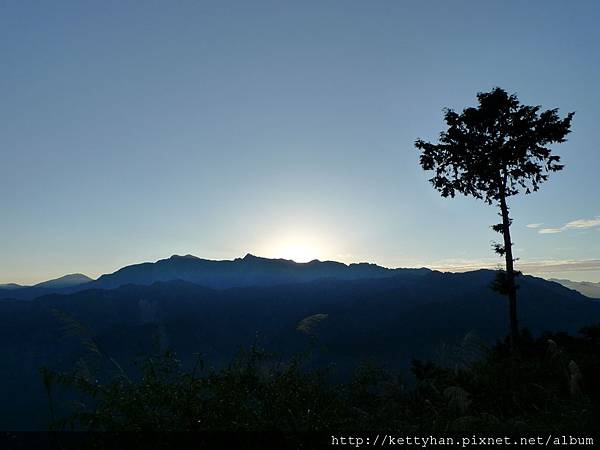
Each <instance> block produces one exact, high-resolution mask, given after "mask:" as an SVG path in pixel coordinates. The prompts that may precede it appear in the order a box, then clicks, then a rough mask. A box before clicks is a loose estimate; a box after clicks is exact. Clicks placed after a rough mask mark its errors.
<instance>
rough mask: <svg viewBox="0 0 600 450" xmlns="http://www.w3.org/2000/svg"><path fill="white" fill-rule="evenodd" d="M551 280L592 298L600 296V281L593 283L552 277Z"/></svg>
mask: <svg viewBox="0 0 600 450" xmlns="http://www.w3.org/2000/svg"><path fill="white" fill-rule="evenodd" d="M549 281H554V282H555V283H560V284H562V285H563V286H566V287H568V288H569V289H573V290H574V291H577V292H580V293H581V294H583V295H585V296H587V297H590V298H600V283H592V282H591V281H571V280H559V279H555V278H550V280H549Z"/></svg>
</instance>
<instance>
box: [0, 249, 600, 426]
mask: <svg viewBox="0 0 600 450" xmlns="http://www.w3.org/2000/svg"><path fill="white" fill-rule="evenodd" d="M205 265H207V266H208V267H212V268H214V267H218V268H219V270H216V269H213V270H214V271H215V272H214V273H211V276H214V275H215V274H223V273H225V272H224V270H225V269H223V268H226V270H228V271H229V272H228V273H232V274H234V275H236V274H237V278H235V277H234V280H236V283H242V282H244V283H250V282H252V280H251V279H249V278H245V277H244V276H243V274H244V271H248V273H252V274H257V275H256V276H257V277H258V278H257V279H258V281H260V282H261V283H263V284H262V285H254V286H238V287H230V288H220V289H215V288H212V287H206V286H201V285H198V284H195V283H191V282H189V281H182V280H180V279H179V280H171V281H159V282H154V283H152V284H141V283H140V284H132V283H128V284H124V285H121V286H119V287H117V288H114V289H100V288H94V289H86V290H83V291H80V292H76V293H72V294H51V295H46V296H42V297H39V298H37V299H34V300H32V301H21V300H2V301H0V330H1V332H2V339H1V340H0V352H2V354H3V355H5V356H4V360H3V365H2V370H0V398H3V399H4V402H3V404H2V405H0V429H2V428H5V429H21V428H23V427H26V428H32V427H33V428H35V427H36V426H44V425H45V424H46V420H47V417H46V412H45V409H44V407H43V405H45V403H44V402H45V397H44V392H43V386H42V383H41V382H40V379H39V374H38V368H39V367H41V366H48V367H52V368H55V369H59V370H70V369H72V368H73V367H74V366H76V365H77V364H78V361H80V360H81V358H82V357H83V358H86V357H90V353H89V349H88V347H86V344H85V341H82V338H81V337H80V336H73V335H70V334H68V333H67V332H66V331H65V323H64V317H69V318H72V319H73V320H76V321H77V322H78V323H80V324H81V325H82V326H83V327H85V328H86V329H87V331H86V334H85V335H86V338H85V339H89V338H91V339H93V340H94V342H95V343H96V345H97V347H98V349H99V351H100V352H101V353H102V354H103V355H105V356H106V357H110V358H113V359H114V360H115V361H118V363H119V365H120V366H122V367H124V368H125V370H128V369H130V368H131V364H133V361H134V360H135V358H136V357H138V356H140V355H148V354H152V353H153V352H155V351H157V350H156V349H157V348H158V347H160V348H170V349H173V350H174V351H175V352H176V353H177V356H178V358H180V359H181V360H182V361H183V362H184V364H188V365H190V364H192V362H193V360H194V358H195V355H196V354H201V355H202V358H203V360H204V361H205V363H206V364H207V367H217V368H218V367H222V366H223V365H225V364H227V363H228V362H229V361H231V358H232V357H233V355H234V354H235V353H236V352H237V351H238V350H239V349H240V348H241V347H246V348H248V347H249V346H251V345H252V344H254V343H258V344H259V345H261V346H262V347H264V348H265V349H267V350H268V351H272V352H275V354H276V355H277V358H279V357H281V358H287V357H290V356H292V355H298V354H300V353H302V352H305V351H306V350H307V349H308V348H311V346H313V347H312V348H313V349H314V350H313V351H312V353H311V357H310V360H309V361H308V362H307V364H309V365H311V366H318V367H333V368H334V370H335V373H337V374H340V376H343V375H344V374H347V373H349V371H351V370H352V369H354V368H355V367H356V366H357V365H358V364H359V363H361V362H364V361H372V362H374V363H376V364H380V365H384V366H386V367H388V368H393V369H401V370H402V369H406V367H407V365H408V364H409V361H410V359H411V358H413V357H417V358H422V359H430V358H434V357H436V355H438V354H439V352H440V349H441V348H444V345H445V346H446V347H448V346H452V345H453V344H454V343H456V342H458V341H460V340H461V339H462V338H463V337H464V336H465V335H466V334H467V333H473V334H474V335H476V336H478V337H479V338H480V339H481V340H482V341H483V342H486V343H493V342H494V341H495V340H497V339H500V338H503V337H504V336H505V335H506V330H507V327H508V317H507V314H506V298H505V297H503V296H501V295H499V294H497V293H496V292H494V291H493V290H492V289H490V284H491V282H492V281H493V280H494V278H495V272H494V271H489V270H478V271H474V272H466V273H441V272H437V271H430V270H420V269H416V270H410V269H408V270H391V271H390V269H384V268H378V267H377V266H372V265H364V266H363V265H351V266H346V265H344V264H339V263H328V262H311V263H305V264H297V263H293V262H290V261H285V260H265V259H263V258H256V257H253V256H247V257H245V258H243V259H240V260H234V261H226V262H210V261H209V262H207V261H206V260H201V259H199V258H194V257H175V258H169V259H168V260H163V261H159V263H156V265H153V264H149V265H148V264H145V265H144V264H142V265H137V266H130V267H129V268H124V269H123V272H121V271H118V272H116V273H115V274H118V277H119V279H118V280H117V279H116V278H113V281H111V282H114V283H115V285H116V284H118V283H122V282H124V281H125V280H132V279H135V278H134V277H132V274H131V273H129V272H130V271H133V272H134V273H142V274H144V276H141V275H140V276H139V278H137V280H142V281H146V282H149V280H151V279H152V277H153V276H158V275H157V274H160V276H165V277H166V275H165V273H169V272H166V271H164V268H165V267H170V268H172V269H173V268H177V270H174V271H173V272H170V275H169V276H173V277H174V276H178V277H181V276H182V274H183V275H185V274H187V276H189V277H197V278H194V279H197V280H205V279H212V280H217V281H218V283H217V282H215V284H216V285H219V286H221V287H222V286H223V284H221V282H222V280H223V278H203V277H205V276H206V275H201V274H202V273H203V271H198V272H197V273H196V272H195V271H194V270H190V267H192V268H197V267H198V266H205ZM140 266H141V267H140ZM315 267H320V268H322V269H323V271H322V272H319V271H317V270H316V269H315ZM156 268H160V270H157V271H155V270H156ZM183 268H187V270H189V272H186V271H185V270H183ZM294 269H295V270H294ZM237 270H239V271H240V272H237ZM304 271H306V272H304ZM336 271H339V272H336ZM354 271H356V272H354ZM273 273H278V274H280V275H279V276H277V277H275V275H273ZM332 273H333V274H335V273H337V274H340V273H341V274H345V276H347V277H348V279H343V278H341V275H340V277H339V278H335V277H332V276H329V277H327V276H323V275H324V274H328V275H331V274H332ZM350 273H352V276H354V277H355V278H350ZM368 273H371V274H374V275H375V276H374V277H371V278H369V277H367V274H368ZM265 274H269V276H268V277H267V276H266V275H265ZM281 274H284V275H281ZM300 274H301V275H300ZM309 274H310V277H316V279H314V280H312V281H304V282H293V283H282V281H283V280H286V279H287V280H289V279H300V278H301V277H306V278H309ZM383 274H388V275H386V276H383ZM112 275H114V274H112ZM125 275H127V276H125ZM246 276H247V273H246ZM108 277H111V276H107V278H108ZM105 279H106V278H105ZM109 279H110V278H109ZM275 281H276V282H277V284H269V283H274V282H275ZM89 284H90V283H88V285H89ZM107 284H108V285H110V283H108V282H107ZM519 295H520V297H519V313H520V317H521V325H522V326H523V327H526V328H528V329H529V330H531V331H532V332H533V333H534V334H539V333H541V332H543V331H544V330H562V331H566V332H575V331H576V330H578V329H579V328H580V327H582V326H585V325H590V324H594V323H598V322H600V302H598V301H596V300H592V299H590V298H588V297H585V296H583V295H581V294H579V293H578V292H575V291H573V290H570V289H567V288H565V287H563V286H561V285H560V284H557V283H553V282H549V281H547V280H543V279H540V278H535V277H531V276H522V277H519ZM57 311H58V312H60V315H59V316H57V314H56V312H57ZM311 316H312V317H320V318H321V319H320V320H319V321H318V324H317V325H316V326H315V329H314V330H312V331H311V335H310V336H309V335H307V334H306V333H303V332H302V331H299V330H298V325H299V324H301V323H306V321H305V319H307V318H310V317H311ZM61 317H62V318H61ZM303 321H304V322H303ZM300 328H302V327H300ZM315 343H316V345H314V344H315ZM157 346H158V347H157ZM15 349H18V351H15ZM91 356H94V355H91ZM96 357H97V355H96ZM15 405H16V406H15Z"/></svg>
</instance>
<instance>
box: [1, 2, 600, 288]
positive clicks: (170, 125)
mask: <svg viewBox="0 0 600 450" xmlns="http://www.w3.org/2000/svg"><path fill="white" fill-rule="evenodd" d="M599 22H600V2H597V1H587V2H586V1H577V2H565V1H548V0H544V1H527V2H522V1H497V2H481V1H473V2H467V1H452V2H450V1H439V2H432V1H414V2H410V1H364V0H362V1H350V0H344V1H341V0H339V1H328V0H318V1H308V0H304V1H298V2H291V1H259V0H253V1H246V0H244V1H239V2H230V1H225V0H218V1H214V2H213V1H210V2H206V1H177V2H173V1H148V2H139V1H122V0H119V1H107V0H103V1H80V0H78V1H73V2H67V1H55V2H38V1H31V2H29V1H24V0H18V1H3V2H0V69H1V70H0V207H1V211H2V215H1V216H0V219H1V220H0V283H3V282H11V281H12V282H19V283H31V282H37V281H41V280H43V279H48V278H52V277H55V276H59V275H63V274H65V273H72V272H83V273H86V274H88V275H90V276H94V277H95V276H98V275H99V274H101V273H105V272H112V271H114V270H116V269H118V268H119V267H121V266H123V265H126V264H131V263H136V262H141V261H153V260H157V259H160V258H164V257H168V256H170V255H171V254H187V253H191V254H194V255H197V256H201V257H206V258H214V259H229V258H233V257H238V256H243V255H244V254H245V253H248V252H250V253H254V254H257V255H262V256H270V257H271V256H283V257H295V258H297V259H311V258H313V257H314V258H319V259H336V260H340V261H344V262H353V261H370V262H376V263H379V264H382V265H386V266H393V267H400V266H429V267H437V268H445V269H455V270H459V269H465V268H471V267H479V266H482V265H483V266H490V265H491V266H492V267H493V266H494V265H495V264H499V263H500V262H501V261H500V259H497V258H495V256H494V254H493V253H492V251H491V245H490V244H491V241H493V240H496V239H497V236H496V235H495V233H493V232H492V231H491V230H490V229H489V225H491V224H492V223H495V222H497V216H496V211H495V210H494V209H493V208H491V207H489V206H486V205H485V204H483V203H481V202H478V201H476V200H471V199H464V198H461V199H458V198H457V199H454V200H451V199H442V198H441V197H439V195H438V193H437V192H436V191H434V190H433V189H432V187H431V186H430V185H429V184H428V182H427V174H426V173H425V172H423V171H422V170H421V168H420V167H419V165H418V153H417V151H416V150H415V149H414V147H413V142H414V140H415V139H416V138H417V137H422V138H424V139H430V140H431V139H435V138H436V136H437V134H438V133H439V131H441V130H442V128H443V123H442V120H441V117H442V112H441V111H442V108H443V107H446V106H449V107H453V108H456V109H462V108H463V107H464V106H469V105H472V104H474V100H475V94H476V93H477V92H478V91H484V90H489V89H491V88H492V87H494V86H500V87H503V88H504V89H506V90H507V91H509V92H511V93H517V94H518V96H519V98H520V99H521V101H523V102H524V103H529V104H541V105H543V106H544V107H546V108H554V107H558V108H560V111H561V113H566V112H568V111H576V115H575V119H574V122H573V133H572V134H571V135H569V142H567V143H565V144H562V145H559V146H557V147H556V151H557V153H558V154H560V155H562V156H563V160H564V162H565V164H566V168H565V170H564V171H563V172H561V173H558V174H555V175H554V177H553V178H551V180H550V181H549V182H548V183H547V184H546V185H544V186H543V187H542V190H541V191H540V192H539V193H536V194H533V195H531V196H527V197H525V198H519V199H515V201H513V209H512V213H513V216H514V218H515V221H514V225H513V229H514V231H513V233H514V241H515V243H516V254H517V256H519V257H520V258H521V261H520V263H521V268H523V269H525V271H527V272H530V273H536V274H540V275H543V276H548V277H563V278H570V279H573V280H591V281H600V201H599V198H600V185H599V183H598V172H599V168H600V152H599V151H598V145H599V144H598V126H599V125H598V124H599V123H600V89H599V87H598V80H600V52H599V51H598V46H599V44H600V26H598V24H599ZM576 221H577V222H576ZM527 225H530V226H529V227H528V226H527ZM536 226H537V227H536Z"/></svg>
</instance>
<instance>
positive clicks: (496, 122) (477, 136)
mask: <svg viewBox="0 0 600 450" xmlns="http://www.w3.org/2000/svg"><path fill="white" fill-rule="evenodd" d="M477 101H478V106H477V107H470V108H465V109H464V110H463V112H462V113H461V114H459V113H457V112H455V111H453V110H452V109H449V108H446V109H445V110H444V121H445V122H446V124H447V126H448V129H447V130H446V131H443V132H442V133H441V134H440V138H439V142H438V143H437V144H433V143H430V142H425V141H423V140H422V139H417V141H416V142H415V146H416V147H417V149H419V150H420V152H421V155H420V164H421V166H422V167H423V169H424V170H426V171H433V172H434V175H433V177H432V178H431V179H430V180H429V181H430V182H431V184H432V185H433V186H434V188H435V189H436V190H438V191H439V192H440V193H441V195H442V196H443V197H454V196H455V195H456V193H459V194H463V195H465V196H471V197H475V198H477V199H480V200H483V201H485V202H486V203H487V204H489V205H496V206H498V207H499V208H500V213H499V215H500V216H501V217H502V222H501V223H499V224H496V225H493V226H492V229H493V230H494V231H496V232H498V233H500V234H501V235H502V236H503V238H504V239H503V242H502V243H499V244H495V245H494V250H495V251H496V253H498V254H499V255H500V256H504V258H505V261H506V270H505V271H504V272H501V273H500V278H499V280H500V283H499V285H500V286H501V292H502V293H504V294H505V295H507V296H508V303H509V318H510V336H511V343H512V346H513V348H515V346H516V345H517V341H518V337H519V325H518V320H517V287H516V284H515V276H516V272H515V269H514V262H515V261H516V259H515V258H514V257H513V251H512V245H513V242H512V241H511V238H510V226H511V223H512V219H511V218H510V215H509V211H510V208H509V205H508V198H509V197H511V196H513V195H517V194H519V193H523V192H524V193H525V194H530V193H531V192H535V191H537V190H538V189H539V186H540V184H542V183H543V182H545V181H547V180H548V176H549V174H550V172H557V171H559V170H562V169H563V165H561V164H559V162H560V157H559V156H556V155H553V154H552V151H551V150H550V148H549V147H548V146H549V145H550V144H554V143H561V142H564V141H565V136H566V135H567V134H568V133H569V132H570V131H571V120H572V119H573V115H574V114H575V113H569V114H567V116H566V117H565V118H560V117H559V115H558V109H550V110H546V111H541V107H540V106H527V105H522V104H521V103H520V102H519V100H518V99H517V96H516V95H514V94H513V95H508V94H507V93H506V91H504V90H503V89H500V88H495V89H493V90H492V91H490V92H480V93H478V94H477Z"/></svg>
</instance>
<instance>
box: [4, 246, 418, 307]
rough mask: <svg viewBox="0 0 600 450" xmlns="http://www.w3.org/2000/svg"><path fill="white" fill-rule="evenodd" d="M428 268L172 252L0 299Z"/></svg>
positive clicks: (226, 285) (351, 277)
mask: <svg viewBox="0 0 600 450" xmlns="http://www.w3.org/2000/svg"><path fill="white" fill-rule="evenodd" d="M428 272H429V269H424V268H423V269H388V268H385V267H381V266H378V265H376V264H367V263H360V264H350V265H347V264H343V263H339V262H335V261H318V260H314V261H311V262H308V263H297V262H294V261H290V260H286V259H269V258H260V257H257V256H254V255H250V254H248V255H246V256H245V257H244V258H236V259H234V260H223V261H214V260H209V259H202V258H198V257H195V256H192V255H187V256H178V255H174V256H171V257H170V258H167V259H162V260H159V261H157V262H154V263H150V262H147V263H141V264H134V265H131V266H126V267H123V268H122V269H119V270H117V271H116V272H114V273H111V274H106V275H102V276H101V277H100V278H98V279H97V280H95V281H89V280H88V282H84V283H80V284H76V285H69V286H60V285H58V283H55V284H50V285H48V284H45V285H44V286H40V285H37V286H33V287H31V288H23V289H19V290H18V291H8V290H4V291H2V290H0V298H13V299H23V300H31V299H33V298H35V297H39V296H41V295H46V294H51V293H62V294H68V293H74V292H78V291H82V290H86V289H114V288H117V287H119V286H124V285H126V284H136V285H150V284H152V283H156V282H164V281H174V280H182V281H188V282H190V283H194V284H198V285H201V286H205V287H210V288H213V289H228V288H233V287H244V286H275V285H280V284H289V283H305V282H310V281H315V280H319V279H324V278H334V279H338V280H357V279H365V278H386V277H391V276H396V275H402V274H405V275H408V274H417V275H424V274H426V273H428ZM86 278H87V277H86ZM53 281H57V280H53ZM48 283H50V282H48Z"/></svg>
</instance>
